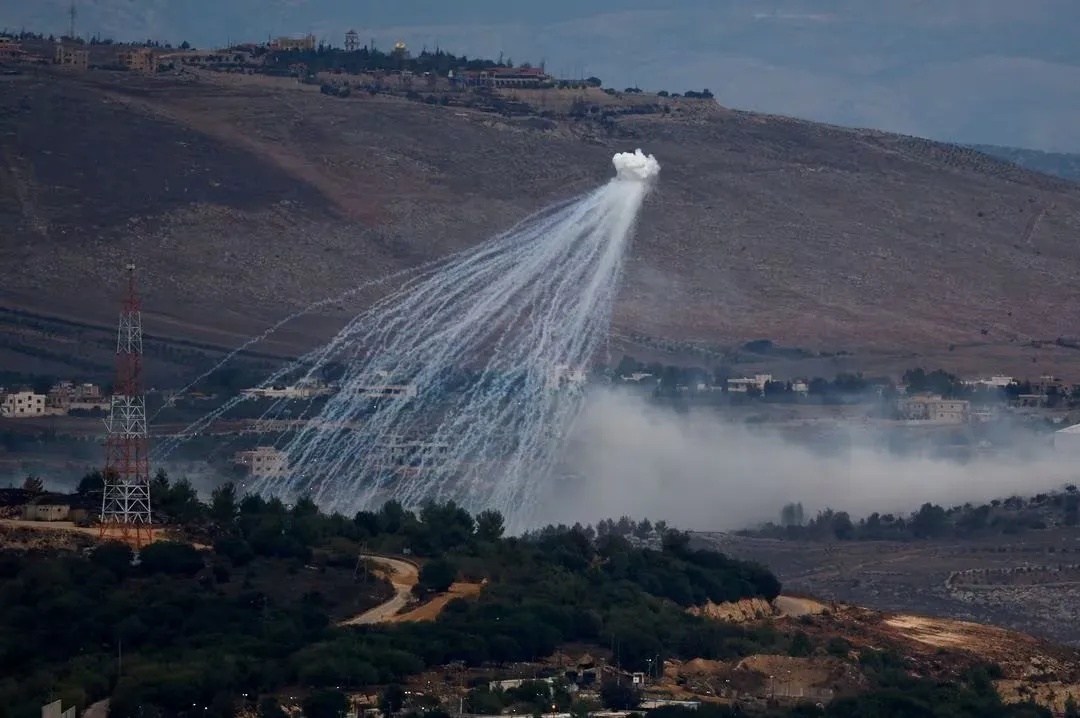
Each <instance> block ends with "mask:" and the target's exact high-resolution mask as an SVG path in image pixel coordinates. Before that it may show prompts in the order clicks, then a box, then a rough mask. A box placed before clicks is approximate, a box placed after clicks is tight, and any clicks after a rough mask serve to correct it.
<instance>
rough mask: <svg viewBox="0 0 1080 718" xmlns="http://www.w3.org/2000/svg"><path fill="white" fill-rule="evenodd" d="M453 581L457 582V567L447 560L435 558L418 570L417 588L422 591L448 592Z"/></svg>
mask: <svg viewBox="0 0 1080 718" xmlns="http://www.w3.org/2000/svg"><path fill="white" fill-rule="evenodd" d="M455 580H457V566H455V565H454V564H453V562H451V561H450V560H448V559H445V558H437V559H434V560H432V561H428V562H427V563H425V564H424V567H423V568H421V569H420V578H419V582H418V583H417V586H418V587H419V588H420V589H421V590H424V591H430V592H433V593H442V592H444V591H448V590H449V589H450V586H451V585H452V584H453V583H454V581H455Z"/></svg>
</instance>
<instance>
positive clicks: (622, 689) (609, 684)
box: [600, 680, 641, 711]
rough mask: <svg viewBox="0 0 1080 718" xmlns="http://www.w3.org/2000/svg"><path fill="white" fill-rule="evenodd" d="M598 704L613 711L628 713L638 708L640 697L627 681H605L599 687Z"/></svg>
mask: <svg viewBox="0 0 1080 718" xmlns="http://www.w3.org/2000/svg"><path fill="white" fill-rule="evenodd" d="M600 702H601V703H603V704H604V707H605V708H608V709H610V710H613V711H628V710H633V709H635V708H637V707H638V704H639V703H641V696H640V695H639V694H638V692H637V691H636V690H635V689H634V687H633V686H632V685H630V682H629V681H625V680H623V681H615V680H606V681H604V683H603V685H601V686H600Z"/></svg>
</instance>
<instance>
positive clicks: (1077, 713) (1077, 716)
mask: <svg viewBox="0 0 1080 718" xmlns="http://www.w3.org/2000/svg"><path fill="white" fill-rule="evenodd" d="M1065 718H1080V706H1078V705H1077V704H1076V699H1075V698H1073V695H1072V693H1070V694H1069V697H1068V698H1066V699H1065Z"/></svg>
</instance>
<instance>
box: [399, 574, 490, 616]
mask: <svg viewBox="0 0 1080 718" xmlns="http://www.w3.org/2000/svg"><path fill="white" fill-rule="evenodd" d="M483 588H484V584H482V583H455V584H454V585H452V586H451V587H450V590H449V591H447V592H446V593H440V594H439V595H437V596H435V597H434V598H432V599H431V600H429V601H426V602H425V603H423V604H421V605H419V606H417V607H416V608H414V609H412V610H410V611H406V612H405V613H399V614H397V615H396V616H393V617H392V618H390V619H389V622H390V623H402V622H413V621H434V620H435V619H436V618H438V617H439V614H440V613H442V612H443V609H444V608H446V604H448V603H450V602H451V601H453V600H454V599H455V598H476V597H477V596H479V595H480V591H481V590H482V589H483Z"/></svg>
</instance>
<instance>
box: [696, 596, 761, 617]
mask: <svg viewBox="0 0 1080 718" xmlns="http://www.w3.org/2000/svg"><path fill="white" fill-rule="evenodd" d="M687 612H688V613H690V614H692V615H694V616H704V617H705V618H712V619H714V620H717V621H729V622H731V623H746V622H748V621H757V620H760V619H762V618H766V617H768V616H773V615H775V613H776V611H775V610H774V609H773V606H772V604H771V603H769V602H768V601H766V600H765V599H763V598H746V599H743V600H742V601H734V602H730V603H713V602H712V601H709V602H708V603H706V604H705V605H703V606H692V607H690V608H689V609H687Z"/></svg>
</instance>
